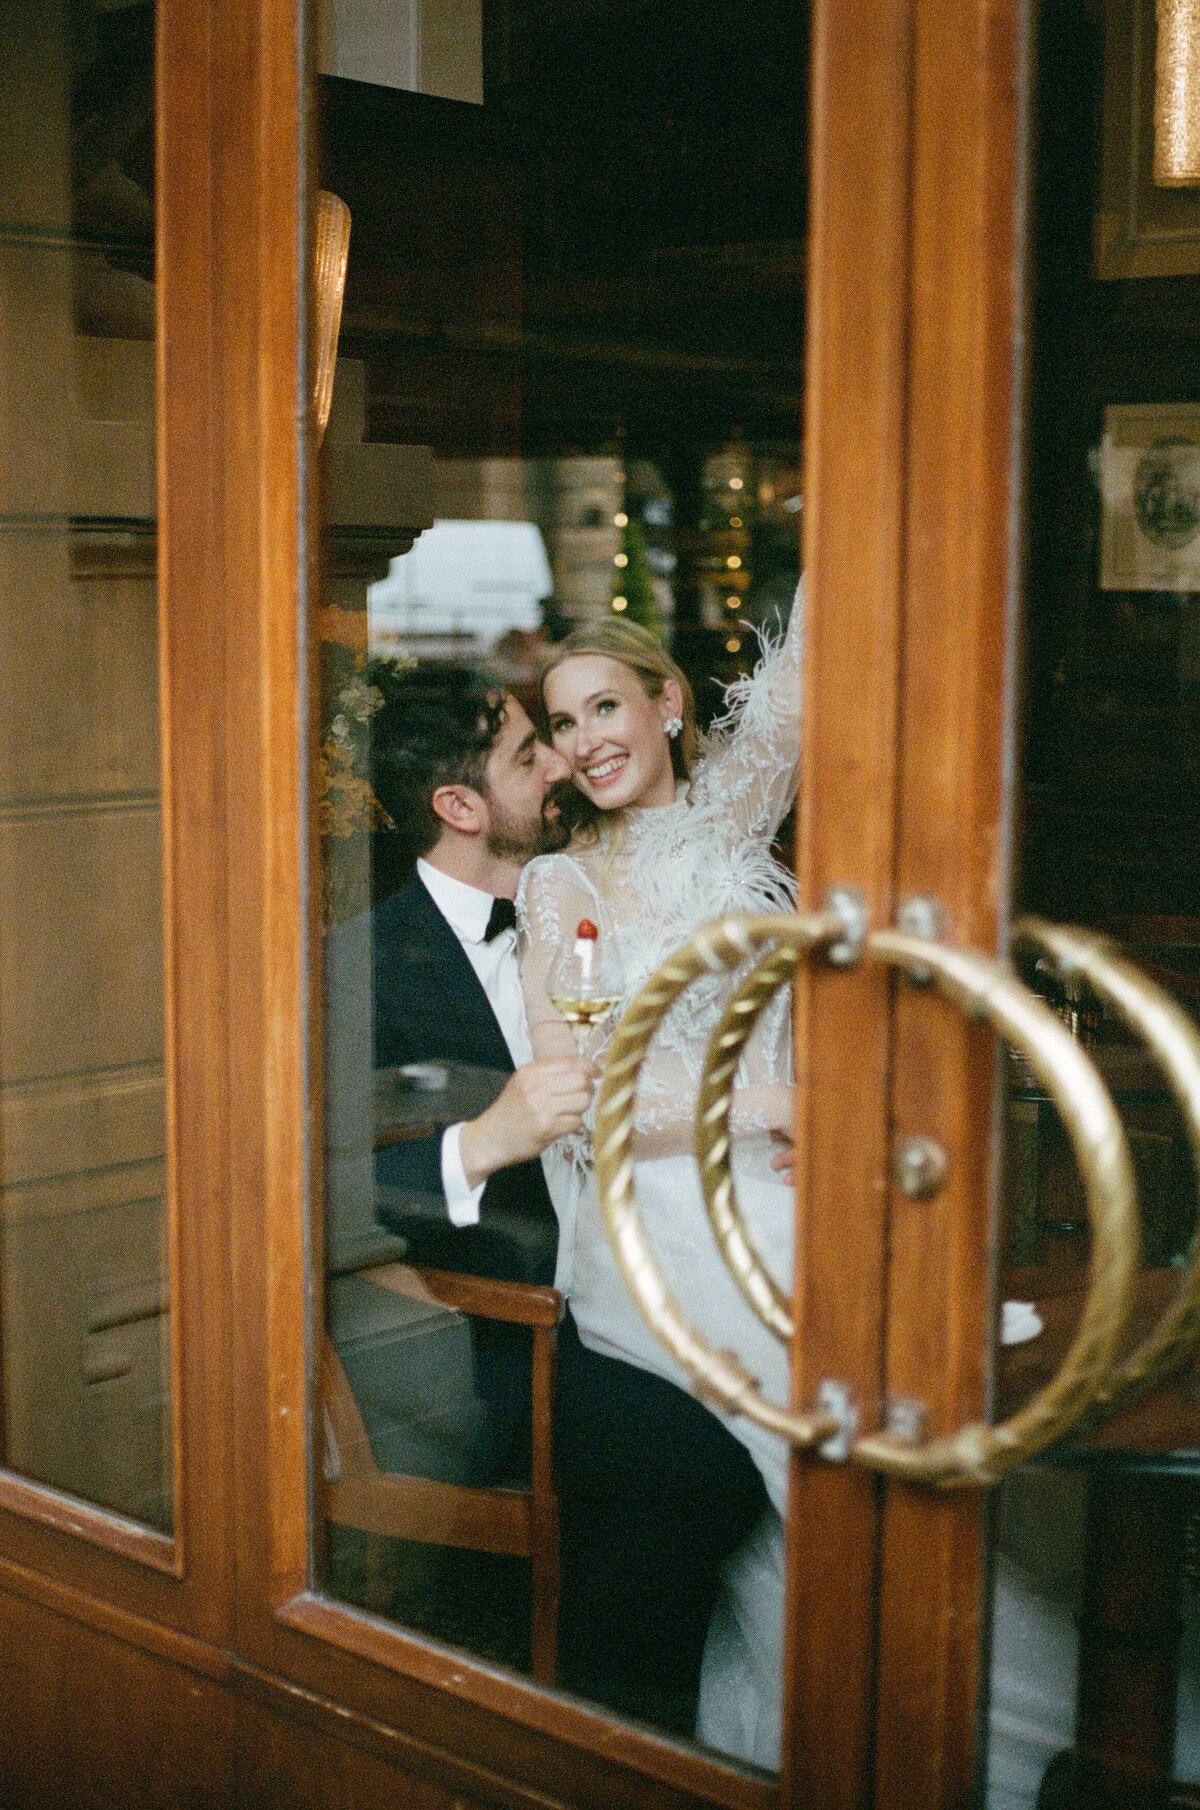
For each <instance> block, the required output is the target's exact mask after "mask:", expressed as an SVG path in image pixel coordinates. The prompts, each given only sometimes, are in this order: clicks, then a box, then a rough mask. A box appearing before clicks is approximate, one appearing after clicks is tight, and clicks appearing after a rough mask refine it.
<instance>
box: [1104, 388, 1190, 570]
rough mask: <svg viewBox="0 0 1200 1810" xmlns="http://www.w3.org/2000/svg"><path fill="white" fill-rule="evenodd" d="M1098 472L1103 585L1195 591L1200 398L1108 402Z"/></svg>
mask: <svg viewBox="0 0 1200 1810" xmlns="http://www.w3.org/2000/svg"><path fill="white" fill-rule="evenodd" d="M1097 477H1098V480H1099V485H1100V500H1101V512H1100V589H1101V590H1102V591H1200V403H1194V402H1169V403H1126V404H1111V405H1110V406H1109V407H1107V408H1106V409H1105V411H1104V432H1103V436H1102V438H1101V442H1100V455H1099V468H1098V471H1097Z"/></svg>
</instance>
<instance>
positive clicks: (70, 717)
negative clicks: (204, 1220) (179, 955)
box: [0, 0, 171, 1528]
mask: <svg viewBox="0 0 1200 1810" xmlns="http://www.w3.org/2000/svg"><path fill="white" fill-rule="evenodd" d="M153 35H154V21H153V9H152V7H151V6H150V5H145V4H134V5H122V4H120V3H119V0H118V3H117V4H105V3H102V0H73V4H71V5H67V4H65V0H63V3H61V4H50V5H43V4H37V5H33V4H29V3H27V0H18V3H17V4H15V5H9V6H6V7H5V8H4V9H3V13H2V19H0V71H2V74H0V82H2V83H3V90H2V92H0V620H2V624H3V627H2V630H0V632H2V634H3V652H2V654H0V687H2V691H3V705H2V707H0V725H2V727H0V737H2V744H0V745H2V749H3V752H2V754H0V964H2V968H0V974H2V979H0V1286H2V1291H3V1292H2V1297H0V1376H2V1383H3V1392H2V1395H0V1402H2V1405H3V1412H2V1416H0V1442H2V1455H3V1460H4V1462H5V1463H6V1464H7V1465H8V1467H9V1468H11V1469H12V1470H15V1471H18V1472H20V1473H21V1474H23V1475H25V1476H27V1477H30V1478H33V1479H36V1480H37V1481H38V1482H41V1483H46V1484H51V1485H53V1486H54V1487H56V1488H57V1489H60V1490H64V1491H67V1492H69V1493H71V1494H73V1495H77V1496H81V1497H84V1498H86V1499H87V1500H89V1501H91V1502H94V1503H98V1504H101V1505H103V1506H105V1507H107V1508H112V1509H116V1510H119V1511H120V1512H121V1513H123V1514H125V1515H129V1516H133V1517H135V1518H137V1519H138V1520H141V1521H145V1522H148V1523H150V1524H151V1525H153V1526H155V1527H159V1528H166V1527H169V1525H170V1519H171V1503H170V1496H169V1487H168V1477H169V1452H168V1443H169V1417H168V1415H167V1413H166V1412H165V1408H164V1395H165V1386H164V1365H165V1359H166V1352H167V1295H166V1268H165V1229H164V1228H165V1219H164V1209H163V1190H164V1167H163V1148H164V1115H163V1017H162V862H161V851H160V829H159V767H158V740H159V731H158V653H157V638H158V630H157V621H156V613H157V594H156V593H157V586H156V550H155V452H154V172H153V142H154V140H153Z"/></svg>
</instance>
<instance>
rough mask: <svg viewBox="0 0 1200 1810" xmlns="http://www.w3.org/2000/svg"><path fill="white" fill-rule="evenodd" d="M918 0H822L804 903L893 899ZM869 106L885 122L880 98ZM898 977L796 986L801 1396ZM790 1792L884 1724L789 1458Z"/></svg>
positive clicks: (866, 1233) (852, 1755)
mask: <svg viewBox="0 0 1200 1810" xmlns="http://www.w3.org/2000/svg"><path fill="white" fill-rule="evenodd" d="M910 34H911V21H910V14H909V8H908V7H907V6H896V5H893V4H890V3H887V0H885V3H884V4H879V5H875V4H870V5H868V6H867V7H866V8H865V10H864V7H863V6H862V5H849V4H844V3H843V0H823V3H820V4H817V5H816V6H815V7H814V9H813V115H812V118H813V125H812V161H811V172H810V184H811V189H810V192H811V216H810V227H809V240H808V246H809V289H808V304H807V320H808V346H807V358H808V384H807V403H806V416H805V427H804V459H805V481H804V495H805V509H804V516H805V524H804V527H805V541H804V569H805V584H806V613H807V618H808V625H807V644H806V653H805V679H804V684H805V703H804V736H803V765H802V772H801V781H800V823H799V831H798V836H797V866H798V874H799V880H800V890H801V903H802V905H803V906H805V907H807V908H810V909H815V908H816V907H818V906H819V905H820V904H821V903H822V901H823V899H824V896H825V892H826V890H827V888H828V887H830V886H833V885H842V884H846V885H852V886H854V887H856V888H857V889H858V890H859V891H860V892H861V893H862V894H863V896H864V899H865V900H866V901H867V903H868V906H869V909H870V911H871V915H872V917H873V918H874V919H875V921H877V922H878V921H886V919H887V918H888V916H889V915H890V909H891V903H892V896H893V893H892V868H893V862H894V825H893V813H894V796H895V787H896V758H897V714H898V710H899V696H898V688H897V672H898V662H899V649H900V632H901V576H902V553H903V544H902V534H903V506H904V490H903V480H904V408H905V334H906V313H907V265H908V243H907V237H908V235H907V223H908V195H907V185H908V158H909V132H910V126H909V94H908V88H909V62H910V57H911V47H910ZM867 119H869V120H870V122H871V124H870V127H869V129H867V128H866V126H865V121H866V120H867ZM888 992H889V990H888V985H887V981H886V978H885V977H884V976H883V975H882V973H881V971H880V970H878V969H864V970H862V971H861V972H856V973H851V974H843V973H836V972H833V971H830V970H828V969H823V968H821V967H820V966H819V965H818V964H810V965H809V966H808V968H807V969H802V970H801V979H800V983H799V984H798V986H797V989H796V993H797V1045H796V1048H797V1062H796V1066H797V1077H798V1080H799V1084H800V1090H801V1105H800V1123H799V1125H798V1128H797V1137H798V1158H799V1160H798V1163H797V1169H796V1174H797V1186H798V1202H799V1211H798V1228H797V1236H798V1245H797V1257H796V1287H795V1299H796V1315H797V1333H796V1340H795V1347H794V1349H795V1363H794V1376H793V1399H794V1401H795V1403H796V1405H797V1406H798V1407H802V1408H803V1407H808V1406H811V1405H812V1404H813V1402H814V1399H815V1394H816V1389H817V1386H818V1384H819V1383H820V1381H821V1380H822V1379H823V1378H825V1377H832V1378H836V1379H838V1380H839V1381H842V1382H845V1383H847V1384H849V1385H850V1387H851V1388H852V1390H853V1391H854V1394H855V1396H856V1398H857V1400H858V1401H859V1403H860V1404H862V1405H863V1409H864V1412H865V1413H867V1415H868V1416H869V1415H870V1414H871V1412H872V1408H873V1404H874V1403H875V1401H876V1400H877V1398H878V1395H879V1366H880V1346H881V1340H882V1306H883V1296H884V1261H885V1225H884V1204H885V1201H884V1194H885V1176H886V1171H887V1123H886V1113H885V1101H886V1089H887V1079H888V1072H889V1064H890V1030H889V1024H888ZM789 1524H790V1533H791V1538H790V1565H791V1572H790V1578H789V1609H788V1634H789V1643H790V1644H789V1661H788V1664H787V1667H786V1672H785V1675H786V1677H787V1679H788V1694H787V1698H786V1700H785V1709H786V1713H785V1755H784V1777H783V1797H784V1801H785V1802H789V1803H794V1804H795V1805H797V1806H801V1805H810V1804H820V1805H822V1806H829V1807H830V1810H856V1807H857V1806H860V1805H863V1804H865V1803H867V1802H868V1800H869V1794H870V1789H871V1785H870V1763H871V1761H870V1756H871V1751H872V1744H873V1735H872V1705H873V1699H874V1665H875V1655H874V1647H875V1565H876V1556H875V1555H876V1545H877V1538H878V1526H877V1501H876V1488H875V1484H874V1481H873V1480H872V1479H871V1478H870V1477H869V1476H868V1475H866V1474H865V1473H863V1472H861V1471H855V1470H851V1469H849V1468H842V1469H838V1468H831V1467H826V1466H822V1465H819V1464H812V1463H800V1464H798V1465H793V1469H792V1478H791V1496H790V1509H789Z"/></svg>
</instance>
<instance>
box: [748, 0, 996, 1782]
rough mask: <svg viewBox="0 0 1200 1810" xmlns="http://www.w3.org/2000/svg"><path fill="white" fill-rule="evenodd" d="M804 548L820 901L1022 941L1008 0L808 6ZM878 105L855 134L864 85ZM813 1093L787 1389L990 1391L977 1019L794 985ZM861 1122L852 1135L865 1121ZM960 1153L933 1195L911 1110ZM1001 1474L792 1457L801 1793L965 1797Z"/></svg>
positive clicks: (794, 1714)
mask: <svg viewBox="0 0 1200 1810" xmlns="http://www.w3.org/2000/svg"><path fill="white" fill-rule="evenodd" d="M815 17H816V22H817V23H816V29H815V31H814V49H813V79H814V109H813V120H814V136H813V157H812V198H813V199H812V216H811V230H810V239H809V256H810V272H809V281H810V308H809V316H808V323H809V341H808V348H807V357H808V361H809V365H808V385H809V388H808V408H807V416H806V435H805V463H806V479H805V517H806V520H805V567H806V571H807V574H808V586H809V592H808V602H809V611H810V616H811V620H812V629H811V633H810V642H809V648H808V654H807V666H806V673H805V742H804V765H803V772H802V778H801V823H800V833H799V840H798V871H799V876H800V886H801V898H802V903H804V904H807V905H818V904H820V903H821V901H822V900H823V898H824V896H825V893H826V890H827V888H829V887H831V886H835V885H844V886H851V887H854V888H856V889H857V890H858V891H859V892H860V893H861V895H862V897H863V899H864V901H865V903H866V905H867V909H868V912H869V916H870V921H871V922H872V923H874V924H876V925H880V924H887V923H889V922H891V921H892V920H893V914H894V913H895V911H896V909H897V907H898V906H899V905H900V903H901V902H902V901H904V900H906V899H909V898H914V897H918V896H920V897H924V898H928V899H932V900H933V901H935V902H936V903H937V905H938V906H939V907H940V909H941V912H942V914H943V920H944V929H943V934H944V935H945V936H947V937H948V938H949V939H950V940H952V941H954V942H957V943H960V944H966V945H969V946H973V947H975V948H978V949H983V950H988V951H995V950H999V949H1001V948H1002V947H1003V944H1004V939H1005V929H1006V910H1007V903H1008V862H1009V854H1008V850H1009V835H1010V823H1009V805H1010V790H1011V788H1010V777H1011V761H1012V735H1013V722H1012V718H1013V710H1012V694H1013V683H1012V672H1013V647H1014V642H1015V632H1014V631H1015V618H1016V607H1015V592H1016V580H1017V562H1016V557H1015V551H1014V549H1015V538H1016V537H1015V534H1014V527H1013V524H1014V520H1015V517H1016V503H1017V487H1018V476H1019V449H1018V448H1019V443H1018V438H1017V432H1016V417H1017V408H1018V403H1019V398H1020V383H1021V372H1020V308H1021V300H1022V281H1023V278H1022V209H1021V195H1022V185H1023V180H1024V178H1023V162H1022V159H1023V142H1024V141H1023V133H1024V125H1023V91H1024V84H1025V78H1026V67H1025V63H1026V53H1025V43H1026V39H1027V35H1028V19H1027V13H1026V9H1025V7H1024V6H1023V5H1022V4H1021V0H999V3H996V4H993V3H991V0H964V3H963V4H960V5H951V4H949V3H948V0H912V4H911V5H910V6H904V7H900V6H893V5H889V4H888V0H879V3H869V4H866V5H864V4H862V3H861V0H858V3H853V4H845V3H843V0H831V3H830V4H829V5H818V6H817V8H816V9H815ZM867 89H872V90H873V91H874V92H875V94H876V96H877V104H878V113H877V117H876V119H875V121H874V122H873V124H872V127H871V130H870V131H869V132H867V133H863V134H862V137H861V138H858V139H856V138H855V136H854V133H853V126H852V122H854V121H855V120H856V119H858V121H859V123H860V130H861V114H860V113H859V112H858V109H857V108H855V107H852V106H848V105H847V101H846V96H847V94H848V93H850V92H857V93H859V94H860V95H862V94H863V93H864V91H866V90H867ZM797 1067H798V1073H799V1075H800V1077H801V1082H802V1092H803V1104H802V1119H801V1126H800V1133H801V1155H800V1167H799V1168H798V1171H797V1173H798V1175H799V1176H801V1177H802V1178H803V1179H802V1180H801V1181H800V1194H801V1199H802V1202H803V1208H802V1211H801V1214H800V1217H799V1224H798V1252H797V1266H796V1273H797V1277H798V1285H797V1302H798V1312H797V1322H798V1332H797V1340H796V1355H795V1364H794V1392H795V1398H796V1400H797V1402H798V1403H804V1404H807V1403H811V1402H812V1401H813V1400H814V1398H815V1392H816V1389H817V1387H818V1385H819V1383H820V1382H821V1380H822V1379H823V1378H835V1379H837V1380H838V1381H840V1382H843V1383H846V1384H848V1385H849V1386H850V1387H851V1389H852V1391H853V1393H854V1395H855V1398H856V1400H857V1403H858V1405H859V1409H860V1413H861V1415H862V1426H863V1429H864V1430H867V1429H870V1428H873V1427H875V1426H877V1425H879V1424H880V1419H881V1415H882V1412H883V1403H884V1402H886V1401H887V1400H888V1399H889V1398H891V1399H896V1398H902V1397H909V1398H917V1399H919V1400H921V1401H922V1402H923V1404H924V1405H925V1406H926V1407H927V1409H928V1411H929V1425H930V1431H931V1432H932V1433H938V1432H942V1431H949V1430H951V1429H953V1428H954V1427H956V1426H958V1425H960V1424H962V1423H964V1422H966V1421H973V1420H978V1419H980V1418H983V1417H984V1415H985V1414H986V1408H987V1396H988V1382H989V1379H988V1369H987V1353H988V1351H989V1349H990V1315H991V1299H990V1281H989V1278H990V1270H991V1264H990V1257H991V1248H992V1242H993V1229H992V1220H991V1202H992V1199H993V1196H994V1174H993V1170H994V1149H993V1143H994V1140H993V1138H992V1137H991V1136H990V1135H989V1128H990V1127H991V1126H992V1125H993V1124H994V1122H995V1114H994V1107H995V1098H996V1080H995V1058H994V1050H993V1046H992V1042H991V1039H990V1038H989V1037H987V1036H986V1035H984V1034H983V1033H981V1032H980V1031H979V1030H978V1029H977V1028H976V1029H972V1028H971V1027H969V1026H967V1025H966V1024H965V1023H964V1022H963V1021H962V1020H961V1019H958V1018H956V1017H955V1016H954V1015H953V1014H952V1013H951V1012H949V1011H948V1009H947V1008H946V1007H945V1006H944V1005H943V1004H941V1003H940V1002H939V1001H938V1000H937V999H936V998H934V997H932V996H930V995H929V994H924V993H921V992H919V991H917V990H915V989H913V988H911V987H906V986H900V987H897V986H896V985H895V984H894V983H893V982H892V981H891V980H890V979H889V977H888V976H887V975H886V974H885V973H884V972H883V971H882V970H880V969H874V968H870V967H867V968H864V969H863V970H862V971H859V972H856V973H854V974H851V975H841V974H836V973H830V972H828V971H821V970H820V969H817V968H813V969H811V970H810V971H809V973H808V974H807V976H806V978H805V982H804V984H803V986H802V987H801V988H800V989H798V1001H797ZM849 1127H852V1128H853V1131H852V1134H851V1133H848V1129H847V1128H849ZM913 1132H923V1133H925V1134H926V1135H929V1136H932V1137H934V1138H935V1139H936V1140H937V1141H938V1142H939V1143H940V1144H941V1145H942V1146H943V1148H944V1149H945V1151H946V1152H947V1155H948V1157H949V1161H950V1168H949V1176H948V1181H947V1184H946V1186H945V1187H944V1188H943V1189H942V1191H941V1192H940V1193H939V1194H938V1195H937V1197H936V1198H935V1199H934V1200H932V1201H924V1202H914V1201H910V1200H908V1199H906V1198H905V1197H904V1196H903V1195H902V1194H901V1193H900V1192H899V1191H898V1190H897V1189H895V1188H894V1187H893V1186H892V1184H891V1181H890V1175H889V1171H890V1159H891V1150H892V1146H893V1140H894V1139H895V1138H897V1137H899V1136H902V1135H904V1134H906V1133H913ZM984 1513H985V1509H984V1504H983V1502H982V1499H981V1497H980V1496H979V1495H978V1493H974V1492H964V1493H961V1494H936V1493H928V1492H921V1491H919V1490H915V1489H912V1488H909V1487H906V1486H900V1485H880V1484H878V1483H877V1482H876V1481H875V1479H874V1478H872V1477H871V1476H869V1475H867V1474H864V1473H862V1472H858V1471H856V1470H854V1469H853V1468H852V1467H836V1466H822V1465H818V1464H813V1463H803V1462H802V1463H799V1464H796V1465H794V1467H793V1477H792V1495H791V1523H792V1542H791V1547H790V1559H791V1570H790V1577H789V1592H790V1594H789V1632H790V1655H791V1656H790V1661H789V1666H788V1678H789V1689H790V1699H789V1704H788V1723H789V1727H790V1730H791V1733H792V1743H791V1746H790V1750H789V1756H788V1765H787V1770H786V1775H785V1782H784V1797H785V1799H786V1800H790V1801H792V1802H794V1803H795V1804H796V1805H797V1807H799V1806H801V1805H807V1806H814V1805H820V1806H821V1810H834V1807H837V1810H842V1807H844V1810H863V1807H864V1806H866V1805H869V1804H873V1803H878V1804H879V1805H881V1806H883V1805H886V1806H887V1810H902V1807H904V1806H910V1805H911V1806H912V1810H936V1807H938V1806H950V1805H957V1804H962V1803H965V1802H966V1801H967V1799H968V1797H969V1795H970V1791H971V1780H972V1777H973V1773H974V1770H975V1765H976V1752H977V1747H978V1726H977V1723H978V1717H977V1705H978V1703H979V1700H980V1694H981V1693H980V1656H981V1631H982V1628H983V1621H984V1617H983V1600H984V1596H983V1593H984V1566H983V1522H984Z"/></svg>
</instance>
